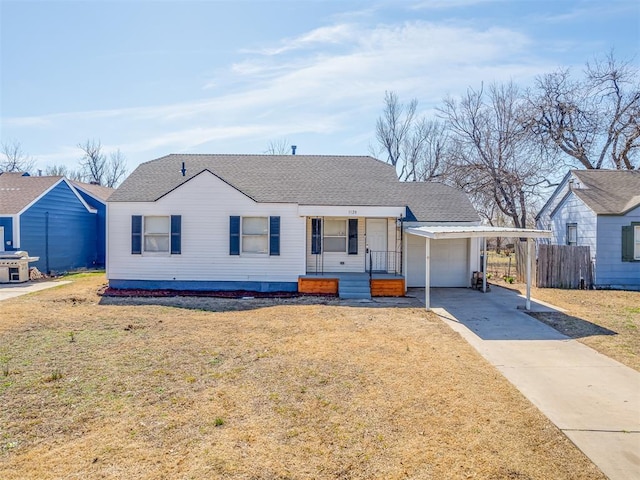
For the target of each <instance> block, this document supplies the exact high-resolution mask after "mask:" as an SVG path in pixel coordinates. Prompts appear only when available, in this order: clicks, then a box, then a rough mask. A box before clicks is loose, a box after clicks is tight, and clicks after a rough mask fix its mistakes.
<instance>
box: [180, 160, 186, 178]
mask: <svg viewBox="0 0 640 480" xmlns="http://www.w3.org/2000/svg"><path fill="white" fill-rule="evenodd" d="M180 171H181V172H182V176H183V177H184V176H185V175H186V173H187V169H186V168H184V162H182V169H181V170H180Z"/></svg>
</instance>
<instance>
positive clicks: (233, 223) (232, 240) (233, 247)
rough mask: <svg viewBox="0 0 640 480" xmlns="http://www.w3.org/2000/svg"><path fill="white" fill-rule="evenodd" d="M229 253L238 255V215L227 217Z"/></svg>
mask: <svg viewBox="0 0 640 480" xmlns="http://www.w3.org/2000/svg"><path fill="white" fill-rule="evenodd" d="M229 255H240V217H229Z"/></svg>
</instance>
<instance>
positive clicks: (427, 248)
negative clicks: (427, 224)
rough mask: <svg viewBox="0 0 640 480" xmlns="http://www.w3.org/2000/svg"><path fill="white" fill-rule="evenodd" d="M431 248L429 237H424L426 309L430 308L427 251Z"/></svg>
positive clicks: (429, 275) (429, 259)
mask: <svg viewBox="0 0 640 480" xmlns="http://www.w3.org/2000/svg"><path fill="white" fill-rule="evenodd" d="M430 248H431V239H430V238H428V237H427V238H425V239H424V252H425V255H424V262H425V265H424V267H425V268H424V306H425V308H426V309H427V310H431V305H430V298H429V297H430V296H431V295H430V292H429V289H430V284H431V278H430V277H431V254H430V252H429V250H430Z"/></svg>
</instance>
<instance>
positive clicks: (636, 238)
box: [633, 225, 640, 260]
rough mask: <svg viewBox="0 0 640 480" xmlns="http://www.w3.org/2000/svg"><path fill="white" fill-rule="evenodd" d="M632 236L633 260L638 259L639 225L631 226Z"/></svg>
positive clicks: (639, 256)
mask: <svg viewBox="0 0 640 480" xmlns="http://www.w3.org/2000/svg"><path fill="white" fill-rule="evenodd" d="M633 238H634V250H633V258H634V260H640V225H638V226H635V227H634V228H633Z"/></svg>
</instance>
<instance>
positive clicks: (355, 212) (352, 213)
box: [348, 210, 358, 215]
mask: <svg viewBox="0 0 640 480" xmlns="http://www.w3.org/2000/svg"><path fill="white" fill-rule="evenodd" d="M348 214H349V215H357V214H358V210H349V212H348Z"/></svg>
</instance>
